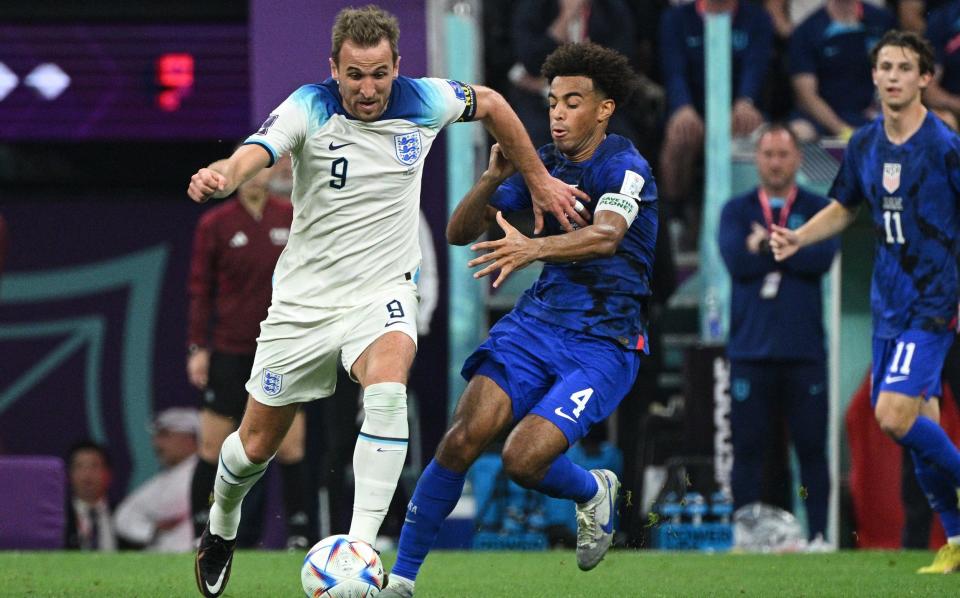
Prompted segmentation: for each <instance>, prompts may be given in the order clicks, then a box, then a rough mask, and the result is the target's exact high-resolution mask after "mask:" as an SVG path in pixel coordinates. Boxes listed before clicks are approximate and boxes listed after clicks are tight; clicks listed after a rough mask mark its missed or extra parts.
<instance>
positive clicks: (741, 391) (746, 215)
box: [719, 125, 837, 539]
mask: <svg viewBox="0 0 960 598" xmlns="http://www.w3.org/2000/svg"><path fill="white" fill-rule="evenodd" d="M756 162H757V171H758V173H759V175H760V185H759V186H758V187H757V188H756V189H754V190H752V191H750V192H749V193H747V194H745V195H741V196H739V197H735V198H733V199H731V200H730V201H729V202H727V204H726V205H725V206H724V208H723V213H722V215H721V218H720V239H719V243H720V252H721V254H722V255H723V259H724V262H725V263H726V265H727V270H728V271H729V272H730V278H731V297H730V305H731V313H730V341H729V344H728V346H727V356H728V357H729V359H730V367H731V372H730V380H731V388H730V394H731V396H732V398H733V401H732V409H731V414H730V420H731V426H732V437H733V450H734V461H733V500H734V505H735V506H736V507H740V506H742V505H745V504H749V503H751V502H754V501H757V500H760V498H761V497H760V492H761V488H762V483H761V478H762V475H763V465H764V457H765V455H764V449H765V447H767V446H768V439H769V434H771V433H775V432H776V431H777V430H778V429H779V422H775V421H771V420H772V419H773V418H772V417H771V413H772V412H775V411H777V410H778V407H782V411H783V412H784V413H785V414H786V418H787V423H788V427H789V431H790V437H791V439H792V441H793V445H794V447H795V449H796V453H797V457H798V459H799V461H800V479H801V482H802V484H803V487H804V488H805V489H806V509H807V520H808V524H809V525H808V527H809V536H810V538H811V539H815V538H816V537H817V536H818V535H819V536H820V537H821V538H822V536H823V535H824V533H825V530H826V526H827V503H828V499H829V496H830V481H829V475H828V472H827V458H826V441H827V413H828V408H827V369H826V351H825V348H824V344H825V343H824V333H823V305H822V298H821V288H820V280H821V278H822V276H823V274H825V273H826V272H827V270H829V269H830V264H831V263H832V262H833V256H834V254H835V253H836V250H837V241H836V240H832V241H824V242H822V243H818V244H816V245H812V246H810V247H809V248H806V249H804V250H803V251H801V252H799V253H798V254H797V255H795V256H793V257H791V258H790V259H788V260H786V261H784V262H781V263H777V262H776V261H774V259H773V255H772V253H771V252H770V245H769V238H770V237H769V235H770V227H771V226H772V225H773V224H774V223H777V224H779V225H780V226H786V227H789V228H797V227H798V226H800V225H801V224H803V223H804V222H805V221H806V220H807V219H809V218H810V217H811V216H813V214H815V213H817V211H819V210H820V209H821V208H822V207H823V206H825V205H827V203H828V201H827V199H826V198H824V197H820V196H818V195H814V194H813V193H810V192H809V191H806V190H804V189H801V188H799V187H797V185H796V181H795V177H796V173H797V169H798V168H799V167H800V148H799V146H798V144H797V139H796V137H795V136H794V134H793V133H792V132H791V131H790V130H789V129H788V128H786V127H784V126H781V125H772V126H770V127H769V128H767V129H766V130H765V131H764V132H763V134H762V135H761V136H760V139H759V141H758V143H757V152H756Z"/></svg>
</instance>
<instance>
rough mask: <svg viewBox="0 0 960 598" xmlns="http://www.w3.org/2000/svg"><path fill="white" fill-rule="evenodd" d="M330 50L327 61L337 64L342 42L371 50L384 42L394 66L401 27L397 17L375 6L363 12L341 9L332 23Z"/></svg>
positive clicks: (368, 6)
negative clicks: (391, 56) (331, 59)
mask: <svg viewBox="0 0 960 598" xmlns="http://www.w3.org/2000/svg"><path fill="white" fill-rule="evenodd" d="M331 37H332V41H333V43H332V49H331V51H330V57H331V58H333V61H334V62H337V63H339V61H340V48H341V47H342V46H343V42H345V41H347V40H350V41H352V42H353V43H355V44H357V45H358V46H360V47H361V48H372V47H373V46H376V45H377V44H379V43H380V40H382V39H386V40H387V41H388V42H390V51H391V52H392V53H393V62H394V64H396V62H397V58H399V56H400V54H399V52H397V41H398V40H399V39H400V25H399V23H398V22H397V17H395V16H393V15H392V14H390V13H389V12H387V11H385V10H383V9H382V8H380V7H379V6H376V5H374V4H368V5H367V6H364V7H363V8H344V9H343V10H341V11H340V12H339V13H337V18H336V20H335V21H334V22H333V33H332V36H331Z"/></svg>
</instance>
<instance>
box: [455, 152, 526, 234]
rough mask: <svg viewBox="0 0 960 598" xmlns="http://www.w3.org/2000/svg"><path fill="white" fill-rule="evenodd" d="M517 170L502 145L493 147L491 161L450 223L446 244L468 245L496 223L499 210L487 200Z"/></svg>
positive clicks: (457, 208)
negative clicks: (494, 221) (502, 149)
mask: <svg viewBox="0 0 960 598" xmlns="http://www.w3.org/2000/svg"><path fill="white" fill-rule="evenodd" d="M515 172H516V169H515V168H514V166H513V163H512V162H510V160H508V159H507V157H506V156H504V155H503V152H502V151H501V150H500V145H499V144H497V143H494V144H493V147H491V148H490V162H489V163H488V165H487V169H486V170H485V171H483V174H481V175H480V178H479V179H477V182H476V183H474V184H473V187H471V188H470V190H469V191H467V193H466V195H464V196H463V199H461V200H460V203H459V204H457V207H456V209H455V210H454V211H453V214H452V215H451V216H450V222H448V223H447V243H449V244H451V245H466V244H467V243H469V242H471V241H475V240H476V239H477V237H479V236H480V235H482V234H483V232H484V231H486V230H487V227H488V226H489V225H490V223H491V222H493V218H494V215H495V214H496V209H495V208H493V207H492V206H490V205H489V204H488V203H487V202H489V201H490V198H491V197H492V196H493V194H494V192H496V190H497V187H499V186H500V183H502V182H503V181H505V180H506V179H507V178H508V177H510V176H512V175H513V174H514V173H515Z"/></svg>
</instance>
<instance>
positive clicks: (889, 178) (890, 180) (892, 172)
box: [883, 162, 900, 193]
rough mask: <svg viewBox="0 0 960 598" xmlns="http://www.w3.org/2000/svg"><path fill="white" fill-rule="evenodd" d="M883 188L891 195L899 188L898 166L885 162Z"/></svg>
mask: <svg viewBox="0 0 960 598" xmlns="http://www.w3.org/2000/svg"><path fill="white" fill-rule="evenodd" d="M883 188H884V189H885V190H886V192H887V193H893V192H894V191H896V190H897V189H899V188H900V165H899V164H893V163H891V162H885V163H884V165H883Z"/></svg>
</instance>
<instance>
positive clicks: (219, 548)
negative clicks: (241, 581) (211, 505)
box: [193, 523, 237, 598]
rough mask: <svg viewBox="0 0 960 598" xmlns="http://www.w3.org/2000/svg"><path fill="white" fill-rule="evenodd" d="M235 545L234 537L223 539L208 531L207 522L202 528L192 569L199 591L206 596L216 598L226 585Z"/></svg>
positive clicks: (208, 525)
mask: <svg viewBox="0 0 960 598" xmlns="http://www.w3.org/2000/svg"><path fill="white" fill-rule="evenodd" d="M236 547H237V541H236V539H233V540H224V539H223V538H221V537H220V536H217V535H214V534H212V533H210V524H209V523H208V524H207V527H206V528H205V529H204V530H203V535H201V536H200V547H199V548H198V549H197V559H196V564H195V565H194V569H193V571H194V574H195V575H196V577H197V587H198V588H199V589H200V593H201V594H203V595H204V596H206V597H207V598H217V596H219V595H220V594H222V593H223V590H224V589H225V588H226V587H227V581H229V580H230V568H231V567H232V566H233V549H234V548H236Z"/></svg>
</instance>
